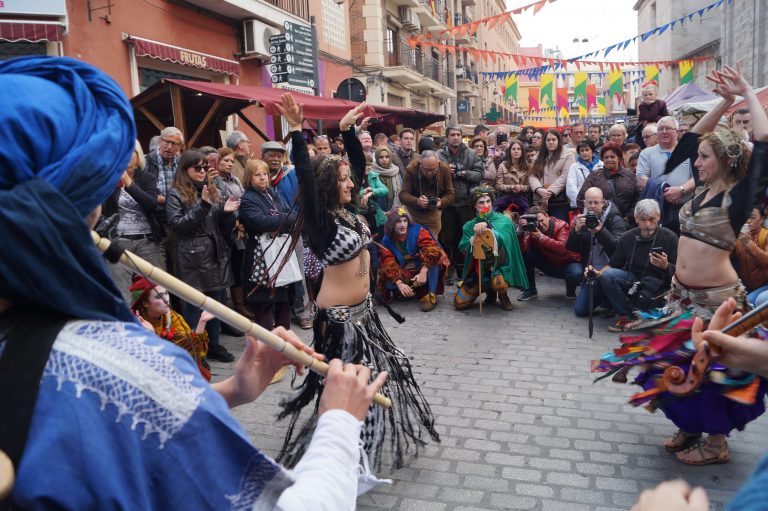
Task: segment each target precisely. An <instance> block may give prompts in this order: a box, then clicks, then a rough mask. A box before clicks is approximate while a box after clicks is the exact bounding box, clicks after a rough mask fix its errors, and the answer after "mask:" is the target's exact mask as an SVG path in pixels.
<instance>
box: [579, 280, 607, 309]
mask: <svg viewBox="0 0 768 511" xmlns="http://www.w3.org/2000/svg"><path fill="white" fill-rule="evenodd" d="M592 288H593V290H592V310H595V308H596V307H599V306H600V305H603V304H604V303H606V300H605V295H603V290H602V289H601V288H600V283H599V282H595V283H594V284H593V285H592ZM573 312H574V313H575V314H576V316H578V317H580V318H586V317H587V316H589V286H588V285H587V281H586V280H585V281H584V282H582V283H581V289H580V290H579V294H578V296H576V303H574V304H573Z"/></svg>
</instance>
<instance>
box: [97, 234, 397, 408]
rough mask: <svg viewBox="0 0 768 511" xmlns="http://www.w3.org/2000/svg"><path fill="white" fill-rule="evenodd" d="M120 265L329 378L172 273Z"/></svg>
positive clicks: (133, 258) (103, 242) (129, 259)
mask: <svg viewBox="0 0 768 511" xmlns="http://www.w3.org/2000/svg"><path fill="white" fill-rule="evenodd" d="M91 236H92V237H93V242H94V243H95V244H96V247H97V248H98V249H99V250H100V251H101V252H102V253H104V252H106V251H107V250H108V249H109V247H110V245H111V243H112V242H111V241H110V240H109V239H107V238H103V237H102V236H101V235H99V234H98V233H97V232H95V231H91ZM119 262H120V264H122V265H123V266H126V267H127V268H130V269H132V270H135V271H137V272H138V273H139V274H141V275H143V276H144V277H146V278H147V279H149V280H151V281H152V282H155V283H157V284H159V285H161V286H163V287H164V288H166V289H167V290H168V291H169V292H171V293H173V294H175V295H176V296H178V297H179V298H181V299H182V300H184V301H185V302H187V303H190V304H192V305H194V306H195V307H198V308H200V309H203V310H206V311H208V312H210V313H211V314H213V315H214V316H216V317H217V318H218V319H220V320H221V321H223V322H225V323H227V324H228V325H230V326H232V327H233V328H236V329H237V330H240V331H242V332H245V333H246V334H250V335H252V336H253V337H256V338H257V339H259V340H260V341H262V342H264V343H266V344H268V345H269V346H270V347H271V348H272V349H274V350H275V351H279V352H281V353H283V354H284V355H285V356H286V357H288V358H290V359H291V360H294V361H296V362H299V363H300V364H303V365H305V366H306V367H307V368H309V369H311V370H312V371H314V372H316V373H318V374H321V375H323V376H326V375H327V374H328V364H326V363H325V362H322V361H320V360H317V359H316V358H314V357H313V356H311V355H309V354H307V353H305V352H303V351H301V350H299V349H298V348H296V347H294V346H293V345H292V344H290V343H288V342H286V341H284V340H283V339H281V338H280V337H278V336H277V335H275V334H273V333H272V332H270V331H269V330H267V329H266V328H264V327H262V326H260V325H258V324H256V323H254V322H252V321H250V320H249V319H248V318H246V317H244V316H243V315H241V314H238V313H237V312H235V311H233V310H232V309H230V308H229V307H227V306H225V305H224V304H222V303H220V302H217V301H216V300H214V299H212V298H211V297H209V296H206V295H205V294H203V293H202V292H200V291H198V290H197V289H195V288H193V287H192V286H190V285H188V284H186V283H184V282H182V281H181V280H179V279H177V278H176V277H174V276H173V275H171V274H170V273H167V272H165V271H163V270H161V269H160V268H158V267H156V266H154V265H153V264H151V263H149V262H147V261H145V260H144V259H142V258H141V257H139V256H137V255H136V254H134V253H132V252H128V251H125V253H123V254H122V255H121V256H120V261H119ZM373 402H374V403H376V404H377V405H379V406H383V407H384V408H389V407H390V406H391V405H392V401H391V400H390V399H389V398H388V397H386V396H384V395H382V394H379V393H377V394H376V395H375V396H374V398H373Z"/></svg>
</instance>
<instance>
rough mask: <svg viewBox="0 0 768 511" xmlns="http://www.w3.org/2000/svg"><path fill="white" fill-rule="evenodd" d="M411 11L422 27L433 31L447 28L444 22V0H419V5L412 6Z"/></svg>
mask: <svg viewBox="0 0 768 511" xmlns="http://www.w3.org/2000/svg"><path fill="white" fill-rule="evenodd" d="M433 6H434V9H433ZM413 11H414V12H415V13H416V14H417V15H418V17H419V22H420V23H421V27H422V28H425V29H427V30H430V31H433V32H434V31H437V30H447V29H448V24H447V23H446V22H445V16H446V11H445V0H419V6H418V7H414V8H413Z"/></svg>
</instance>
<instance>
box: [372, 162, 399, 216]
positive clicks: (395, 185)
mask: <svg viewBox="0 0 768 511" xmlns="http://www.w3.org/2000/svg"><path fill="white" fill-rule="evenodd" d="M371 169H372V170H375V171H376V172H377V173H378V174H379V177H380V178H381V181H382V183H384V184H385V185H386V186H387V189H388V190H389V196H388V198H389V199H390V200H389V201H387V202H390V204H387V206H388V208H387V209H391V208H394V207H397V206H399V205H400V190H401V189H402V188H403V180H402V178H401V177H400V169H399V168H398V167H397V165H395V164H394V163H391V164H390V165H389V168H383V167H380V166H379V164H378V163H375V162H374V163H372V164H371Z"/></svg>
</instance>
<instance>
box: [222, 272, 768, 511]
mask: <svg viewBox="0 0 768 511" xmlns="http://www.w3.org/2000/svg"><path fill="white" fill-rule="evenodd" d="M537 281H540V282H537V284H538V289H539V297H538V299H535V300H531V301H528V302H524V303H521V302H516V301H515V298H516V296H517V293H518V292H517V291H516V290H511V291H510V295H511V297H512V298H513V302H514V303H515V304H516V307H515V310H513V311H511V312H504V311H503V310H501V308H499V307H498V306H490V307H486V308H484V315H483V316H482V317H481V316H480V313H479V309H478V307H477V306H475V307H474V308H472V309H470V310H469V311H463V312H457V311H455V310H454V309H453V306H452V303H453V295H454V294H455V288H448V289H447V292H446V295H445V297H444V298H443V299H441V300H439V301H438V307H437V308H436V309H435V310H434V311H432V312H430V313H426V314H425V313H422V312H421V310H420V309H419V305H418V303H417V302H407V303H406V302H396V303H395V304H394V307H395V308H396V309H397V310H398V312H401V313H402V314H404V315H405V316H406V318H407V321H406V322H405V323H404V324H402V325H398V324H397V323H396V322H395V321H394V320H392V319H391V318H390V317H389V316H388V315H387V314H386V311H383V310H381V309H379V312H380V314H381V317H382V321H383V322H384V324H385V327H386V328H387V329H388V331H389V333H390V334H391V336H392V338H393V339H394V340H395V342H396V343H397V345H398V346H399V347H401V348H402V349H404V350H405V351H406V353H408V354H409V355H410V356H411V357H412V364H413V367H414V372H415V373H416V376H417V379H418V381H419V384H420V385H421V388H422V390H423V392H424V394H425V396H426V397H427V399H428V400H429V402H430V404H431V406H432V410H433V412H434V414H435V417H436V422H437V425H438V426H437V427H438V430H439V432H440V434H441V436H442V443H440V444H437V445H435V444H431V445H429V446H427V447H426V448H425V449H422V451H421V453H420V455H419V457H418V458H415V459H413V460H412V461H411V462H410V463H409V464H408V465H407V467H406V468H403V469H401V470H398V471H396V472H395V473H393V474H391V475H389V476H388V477H391V478H392V479H393V480H394V484H393V485H391V486H379V487H378V488H376V489H375V490H373V491H372V492H370V493H368V494H367V495H364V496H362V497H361V498H360V499H359V500H358V509H360V510H361V511H369V510H370V511H373V510H381V509H395V510H408V511H448V510H455V511H459V510H461V511H482V510H500V509H534V510H545V511H550V510H552V511H554V510H560V509H563V510H567V511H581V510H598V511H609V510H619V509H624V510H626V509H629V508H630V507H632V505H633V504H634V503H635V502H636V501H637V498H638V496H639V494H640V492H641V491H642V490H643V489H646V488H649V487H653V486H655V485H656V484H658V483H660V482H662V481H664V480H667V479H672V478H683V479H685V480H686V481H688V482H689V483H691V484H692V485H697V486H703V487H704V488H706V489H707V492H708V493H709V497H710V500H711V502H712V508H713V509H722V508H723V507H724V504H725V503H726V502H728V500H729V499H730V497H731V496H732V495H733V494H734V492H735V491H736V489H737V488H738V487H739V486H740V485H741V483H742V482H743V481H745V480H746V478H747V477H748V476H749V475H750V473H751V472H752V470H753V468H754V467H755V465H756V464H757V462H758V461H759V460H760V459H761V457H762V456H763V455H764V454H765V453H766V451H768V442H767V441H766V438H768V417H766V416H765V415H764V416H762V417H760V418H759V419H758V420H757V421H754V422H752V423H751V424H749V425H748V426H747V429H746V430H745V431H743V432H735V433H734V434H732V435H731V438H730V439H729V446H730V454H731V461H730V463H729V464H727V465H716V466H707V467H691V466H687V465H683V464H681V463H679V462H677V461H676V460H675V459H674V457H673V456H672V455H670V454H669V453H667V452H666V451H665V450H664V448H663V446H662V442H663V441H664V438H665V437H667V436H669V435H671V434H672V433H674V431H675V428H674V425H673V424H672V423H671V422H670V421H668V420H667V419H666V418H665V417H664V416H663V414H661V413H660V412H659V413H655V414H651V413H649V412H647V411H646V410H644V409H635V408H632V407H630V406H629V405H627V404H626V401H627V399H628V397H629V396H630V395H631V394H632V393H633V392H634V391H635V389H637V387H635V386H630V385H618V384H614V383H612V382H608V381H604V382H600V383H597V384H593V383H592V379H593V375H591V374H590V372H589V360H590V359H591V358H594V357H597V356H599V355H600V354H601V353H603V352H604V351H607V350H609V349H611V348H613V347H616V346H617V342H618V336H617V334H611V333H609V332H608V331H607V327H608V326H609V325H610V324H611V320H609V319H596V321H595V335H594V338H593V339H592V340H590V339H588V337H587V320H586V319H582V318H576V317H575V316H574V315H573V312H572V307H573V302H571V301H567V300H566V299H565V298H564V296H563V294H564V285H563V283H562V281H556V280H552V279H549V278H545V277H539V278H538V279H537ZM297 331H298V332H299V335H300V336H301V337H302V338H303V339H305V340H307V341H308V340H309V339H310V333H309V332H307V331H301V330H297ZM224 343H225V345H226V346H227V348H229V349H231V350H232V351H233V352H235V353H239V352H240V351H242V339H237V338H231V337H229V338H227V337H225V338H224ZM212 365H213V369H214V379H220V378H223V377H225V376H227V375H228V374H229V372H230V371H231V368H232V367H233V364H221V363H218V362H216V363H213V364H212ZM630 381H631V380H630ZM289 393H290V377H288V378H286V379H285V380H284V381H283V382H281V383H279V384H275V385H273V386H271V387H270V388H269V389H268V390H267V392H266V393H265V394H264V395H263V396H262V397H261V398H260V399H259V400H257V401H256V402H255V403H252V404H249V405H245V406H242V407H240V408H237V409H236V410H234V414H235V416H236V417H237V418H238V420H240V422H241V424H243V427H244V428H245V429H246V431H248V433H249V434H250V435H251V438H252V439H253V440H254V442H255V443H256V445H257V446H258V447H259V448H260V449H262V450H263V451H264V452H266V453H267V454H269V455H271V456H275V455H276V454H277V452H278V451H279V448H280V446H281V445H282V441H283V434H284V426H283V425H282V424H280V423H277V421H276V418H275V417H276V413H277V411H278V409H279V408H278V403H279V402H280V400H281V399H283V398H284V397H286V396H287V395H289ZM378 475H379V476H380V477H387V475H386V474H378Z"/></svg>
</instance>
